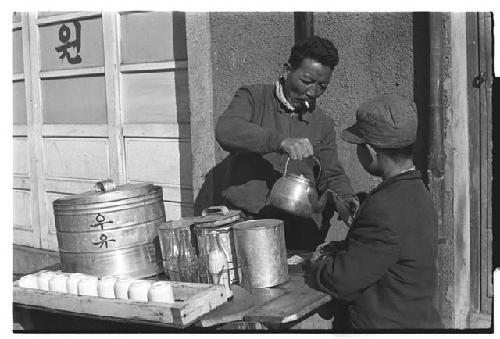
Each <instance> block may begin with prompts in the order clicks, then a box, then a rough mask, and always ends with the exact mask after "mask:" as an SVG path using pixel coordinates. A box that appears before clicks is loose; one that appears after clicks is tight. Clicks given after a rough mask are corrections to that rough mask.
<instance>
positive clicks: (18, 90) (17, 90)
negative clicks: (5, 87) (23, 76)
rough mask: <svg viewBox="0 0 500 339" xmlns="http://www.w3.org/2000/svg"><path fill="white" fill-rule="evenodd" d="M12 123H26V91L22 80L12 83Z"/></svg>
mask: <svg viewBox="0 0 500 339" xmlns="http://www.w3.org/2000/svg"><path fill="white" fill-rule="evenodd" d="M12 96H13V98H12V100H13V111H14V115H13V117H12V120H13V123H14V124H20V125H26V123H27V121H28V118H27V115H26V114H27V113H26V91H25V85H24V81H17V82H14V83H13V84H12Z"/></svg>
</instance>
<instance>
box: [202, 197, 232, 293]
mask: <svg viewBox="0 0 500 339" xmlns="http://www.w3.org/2000/svg"><path fill="white" fill-rule="evenodd" d="M240 219H241V212H240V211H239V210H229V209H228V208H227V207H225V206H212V207H209V208H207V209H205V210H203V212H202V217H201V218H199V219H197V220H196V221H195V224H194V230H195V233H196V238H197V240H198V241H197V242H198V245H197V247H198V254H199V253H200V247H204V248H205V250H206V251H207V253H208V251H209V240H208V239H209V234H210V233H211V232H215V233H217V234H218V236H219V240H220V242H221V246H222V250H223V251H224V254H225V255H226V258H227V263H228V270H229V283H230V284H236V283H238V281H239V279H238V271H237V263H236V251H235V248H234V239H233V231H232V225H233V224H234V223H235V222H237V221H239V220H240Z"/></svg>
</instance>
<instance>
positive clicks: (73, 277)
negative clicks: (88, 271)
mask: <svg viewBox="0 0 500 339" xmlns="http://www.w3.org/2000/svg"><path fill="white" fill-rule="evenodd" d="M83 277H85V274H83V273H70V274H68V279H66V290H67V292H68V293H71V294H74V295H78V282H79V281H80V279H81V278H83Z"/></svg>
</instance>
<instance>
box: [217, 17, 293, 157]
mask: <svg viewBox="0 0 500 339" xmlns="http://www.w3.org/2000/svg"><path fill="white" fill-rule="evenodd" d="M210 26H211V34H212V63H213V88H214V113H215V116H216V119H217V118H218V117H219V116H220V115H221V114H222V113H223V112H224V110H225V109H226V107H227V105H228V104H229V102H230V101H231V99H232V97H233V95H234V92H236V90H237V89H238V87H240V86H241V85H248V84H258V83H273V82H274V81H276V80H277V79H278V77H279V76H280V74H281V72H282V70H283V64H284V63H285V62H287V60H288V56H289V55H290V49H291V48H292V46H293V44H294V23H293V13H291V12H290V13H285V12H281V13H272V12H267V13H256V12H243V13H238V12H235V13H226V12H218V13H211V14H210ZM223 156H224V154H223V153H222V152H220V153H219V157H223ZM218 160H221V158H219V159H218Z"/></svg>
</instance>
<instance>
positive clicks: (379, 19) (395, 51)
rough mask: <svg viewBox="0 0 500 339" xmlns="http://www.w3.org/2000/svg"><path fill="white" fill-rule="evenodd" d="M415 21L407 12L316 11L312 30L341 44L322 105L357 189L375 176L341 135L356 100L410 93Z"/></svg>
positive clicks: (365, 186)
mask: <svg viewBox="0 0 500 339" xmlns="http://www.w3.org/2000/svg"><path fill="white" fill-rule="evenodd" d="M412 32H413V25H412V14H411V13H315V15H314V33H315V34H317V35H319V36H322V37H325V38H328V39H330V40H331V41H333V43H334V44H335V45H336V47H337V49H338V50H339V59H340V61H339V64H338V66H337V67H336V68H335V71H334V73H333V76H332V80H331V83H330V86H329V87H328V89H327V91H326V93H325V94H324V95H323V96H322V97H321V98H320V100H319V105H321V106H322V107H323V108H324V109H325V110H326V111H327V112H329V113H330V115H331V116H332V117H333V118H334V119H335V121H336V125H337V140H338V143H337V145H338V148H339V157H340V159H341V161H342V163H343V165H344V168H345V170H346V172H347V174H348V175H349V176H350V178H351V180H352V184H353V187H354V189H355V190H367V189H370V188H372V187H374V186H375V185H376V184H377V183H378V182H379V180H378V179H375V178H374V177H370V176H368V175H367V174H366V172H365V171H364V170H363V169H362V167H361V165H360V164H359V162H358V160H357V157H356V154H355V146H353V145H351V144H348V143H346V142H344V141H342V140H341V139H340V132H341V131H342V130H343V129H344V128H345V127H347V126H349V125H350V124H352V123H353V122H354V120H355V119H354V115H355V112H356V109H357V107H358V106H359V104H360V103H361V102H362V101H363V100H365V99H367V98H369V97H372V96H375V95H378V94H384V93H397V94H400V95H403V96H406V97H409V98H412V97H413V36H412Z"/></svg>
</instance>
